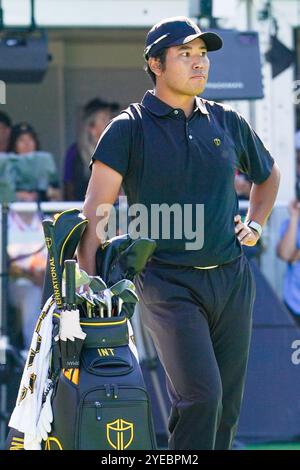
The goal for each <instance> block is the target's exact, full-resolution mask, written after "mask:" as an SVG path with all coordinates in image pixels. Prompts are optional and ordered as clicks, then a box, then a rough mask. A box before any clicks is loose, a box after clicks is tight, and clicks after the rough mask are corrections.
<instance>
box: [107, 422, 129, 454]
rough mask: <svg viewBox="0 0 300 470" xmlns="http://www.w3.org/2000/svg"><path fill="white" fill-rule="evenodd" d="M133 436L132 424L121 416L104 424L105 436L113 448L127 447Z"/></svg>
mask: <svg viewBox="0 0 300 470" xmlns="http://www.w3.org/2000/svg"><path fill="white" fill-rule="evenodd" d="M133 436H134V425H133V423H128V421H125V420H124V419H122V418H119V419H116V420H115V421H113V422H111V423H107V425H106V437H107V440H108V442H109V444H110V445H111V447H112V448H113V449H115V450H125V449H128V447H129V446H130V444H131V443H132V441H133Z"/></svg>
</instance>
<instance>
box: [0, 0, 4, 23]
mask: <svg viewBox="0 0 300 470" xmlns="http://www.w3.org/2000/svg"><path fill="white" fill-rule="evenodd" d="M2 29H4V16H3V8H2V0H0V30H2Z"/></svg>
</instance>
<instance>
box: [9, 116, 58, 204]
mask: <svg viewBox="0 0 300 470" xmlns="http://www.w3.org/2000/svg"><path fill="white" fill-rule="evenodd" d="M40 150H41V149H40V142H39V138H38V136H37V133H36V132H35V130H34V128H33V127H32V126H30V125H29V124H28V123H26V122H22V123H20V124H16V125H15V126H13V127H12V130H11V135H10V141H9V146H8V151H9V152H13V153H16V154H18V155H26V154H31V153H34V152H39V151H40ZM53 165H54V166H55V164H54V162H53ZM18 192H19V191H18ZM18 192H17V199H19V197H21V198H23V194H21V195H20V196H19V195H18ZM22 193H24V191H22ZM32 198H33V200H36V201H37V200H61V194H60V190H59V189H58V181H55V182H52V184H51V185H50V184H49V187H48V189H47V190H46V191H45V192H39V193H37V192H34V194H33V195H32Z"/></svg>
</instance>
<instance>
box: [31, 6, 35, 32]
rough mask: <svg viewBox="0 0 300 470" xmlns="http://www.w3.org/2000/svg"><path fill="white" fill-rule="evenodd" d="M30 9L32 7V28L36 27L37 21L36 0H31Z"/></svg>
mask: <svg viewBox="0 0 300 470" xmlns="http://www.w3.org/2000/svg"><path fill="white" fill-rule="evenodd" d="M30 9H31V24H30V29H31V30H35V29H36V22H35V0H30Z"/></svg>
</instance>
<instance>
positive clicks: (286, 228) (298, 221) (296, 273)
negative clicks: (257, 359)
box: [277, 200, 300, 326]
mask: <svg viewBox="0 0 300 470" xmlns="http://www.w3.org/2000/svg"><path fill="white" fill-rule="evenodd" d="M289 214H290V217H289V218H288V219H286V220H284V221H283V223H282V225H281V227H280V234H279V237H280V241H279V243H278V245H277V255H278V256H279V258H281V259H282V260H283V261H286V262H287V263H288V265H287V270H286V273H285V276H284V286H283V300H284V302H285V304H286V306H287V308H288V310H289V311H290V313H291V315H292V317H293V319H294V320H295V322H296V323H297V325H299V326H300V217H299V216H300V202H299V201H298V200H294V201H292V202H291V203H290V205H289Z"/></svg>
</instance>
